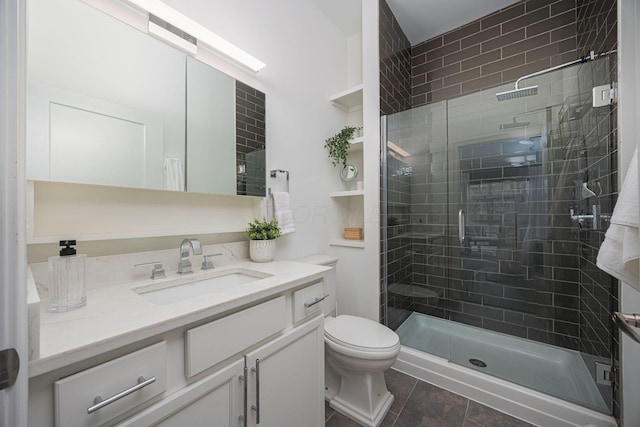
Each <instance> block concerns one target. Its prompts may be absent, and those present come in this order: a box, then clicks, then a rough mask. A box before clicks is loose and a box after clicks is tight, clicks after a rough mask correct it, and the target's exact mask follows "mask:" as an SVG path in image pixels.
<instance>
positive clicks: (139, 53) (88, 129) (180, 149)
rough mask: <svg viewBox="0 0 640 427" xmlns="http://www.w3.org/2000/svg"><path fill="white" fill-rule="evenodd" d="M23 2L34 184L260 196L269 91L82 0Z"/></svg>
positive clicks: (29, 151) (30, 176) (29, 159)
mask: <svg viewBox="0 0 640 427" xmlns="http://www.w3.org/2000/svg"><path fill="white" fill-rule="evenodd" d="M28 6H29V35H28V36H29V40H28V55H29V56H28V60H27V61H28V63H27V64H28V65H27V69H28V87H27V162H26V163H27V179H30V180H47V181H64V182H76V183H85V184H100V185H114V186H123V187H135V188H152V189H173V190H183V189H186V190H187V191H197V192H207V193H215V194H242V195H255V196H264V195H265V193H266V192H265V96H264V94H263V93H261V92H259V91H256V90H255V89H253V88H251V87H249V86H247V85H245V84H243V83H240V82H236V81H235V80H234V79H233V78H232V77H230V76H227V75H225V74H223V73H221V72H219V71H217V70H215V69H213V68H211V67H209V66H207V65H204V64H202V63H199V62H198V61H196V60H194V59H192V58H189V65H187V66H185V63H186V62H187V56H186V55H185V54H184V53H183V52H181V51H179V50H177V49H175V48H173V47H171V46H169V45H166V44H165V43H163V42H161V41H159V40H157V39H155V38H153V37H150V36H149V35H148V34H146V33H143V32H141V31H139V30H138V29H135V28H133V27H131V26H129V25H127V24H125V23H123V22H121V21H118V20H116V19H114V18H113V17H111V16H109V15H106V14H104V13H103V12H101V11H99V10H97V9H94V8H93V7H91V6H89V5H87V4H86V3H84V2H82V1H79V0H30V1H29V4H28ZM187 73H189V74H190V76H189V77H188V76H187ZM192 79H193V81H192ZM219 83H220V84H221V86H218V84H219ZM187 91H190V92H189V96H188V97H187ZM185 99H187V103H185ZM186 104H189V105H188V106H187V105H186ZM187 109H188V111H187ZM191 114H193V117H190V116H189V115H191ZM218 126H220V127H218ZM187 127H189V129H187ZM205 132H211V134H207V133H205ZM185 135H186V138H185ZM192 144H193V146H192ZM185 170H186V176H185V172H184V171H185ZM185 180H186V185H187V187H186V188H185Z"/></svg>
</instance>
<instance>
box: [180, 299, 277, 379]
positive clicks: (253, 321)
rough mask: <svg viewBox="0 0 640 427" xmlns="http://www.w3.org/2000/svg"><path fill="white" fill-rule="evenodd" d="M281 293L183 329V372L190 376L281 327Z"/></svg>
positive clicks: (275, 331) (238, 351) (236, 352)
mask: <svg viewBox="0 0 640 427" xmlns="http://www.w3.org/2000/svg"><path fill="white" fill-rule="evenodd" d="M284 307H285V305H284V296H281V297H278V298H275V299H272V300H271V301H267V302H264V303H262V304H259V305H256V306H254V307H251V308H247V309H246V310H242V311H240V312H238V313H234V314H232V315H229V316H227V317H223V318H222V319H219V320H215V321H213V322H211V323H207V324H206V325H202V326H198V327H197V328H193V329H190V330H188V331H187V333H186V341H187V342H186V349H185V352H186V355H185V359H186V374H187V377H188V378H190V377H192V376H194V375H196V374H197V373H199V372H202V371H204V370H205V369H207V368H210V367H211V366H214V365H215V364H217V363H220V362H222V361H223V360H225V359H226V358H228V357H231V356H233V355H234V354H238V353H240V352H241V351H243V350H244V349H246V348H249V347H251V346H252V345H254V344H256V343H258V342H260V341H262V340H263V339H265V338H267V337H269V336H271V335H273V334H276V333H278V332H279V331H281V330H283V329H284V327H285V324H286V311H285V308H284Z"/></svg>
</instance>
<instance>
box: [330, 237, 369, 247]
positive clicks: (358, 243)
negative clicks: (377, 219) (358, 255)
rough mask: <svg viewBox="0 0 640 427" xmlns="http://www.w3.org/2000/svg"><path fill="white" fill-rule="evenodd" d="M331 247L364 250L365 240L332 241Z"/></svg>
mask: <svg viewBox="0 0 640 427" xmlns="http://www.w3.org/2000/svg"><path fill="white" fill-rule="evenodd" d="M329 244H330V245H331V246H345V247H348V248H364V240H347V239H331V241H330V242H329Z"/></svg>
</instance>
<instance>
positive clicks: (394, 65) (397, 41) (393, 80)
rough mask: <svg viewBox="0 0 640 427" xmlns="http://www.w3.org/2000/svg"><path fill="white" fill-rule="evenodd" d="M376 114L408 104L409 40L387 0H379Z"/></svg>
mask: <svg viewBox="0 0 640 427" xmlns="http://www.w3.org/2000/svg"><path fill="white" fill-rule="evenodd" d="M379 29H380V36H379V37H380V115H387V114H393V113H397V112H400V111H405V110H408V109H410V108H411V43H409V39H407V37H406V36H405V34H404V32H403V31H402V28H400V24H398V21H397V20H396V17H395V16H394V15H393V13H392V12H391V9H390V8H389V5H387V2H386V1H384V0H382V1H381V2H380V22H379Z"/></svg>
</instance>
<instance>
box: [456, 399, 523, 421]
mask: <svg viewBox="0 0 640 427" xmlns="http://www.w3.org/2000/svg"><path fill="white" fill-rule="evenodd" d="M466 417H467V420H469V421H471V422H473V423H475V425H479V426H481V427H533V424H529V423H527V422H525V421H522V420H519V419H517V418H514V417H512V416H510V415H507V414H504V413H502V412H500V411H496V410H495V409H492V408H489V407H488V406H484V405H482V404H480V403H478V402H474V401H470V402H469V408H468V409H467V416H466ZM471 425H473V424H471ZM465 427H466V424H465Z"/></svg>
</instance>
